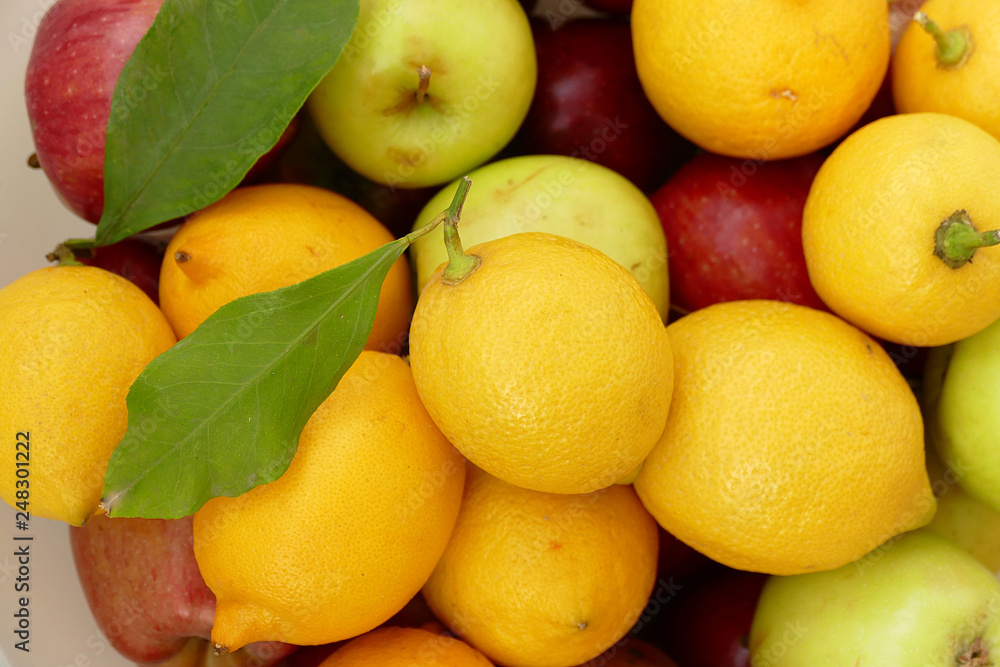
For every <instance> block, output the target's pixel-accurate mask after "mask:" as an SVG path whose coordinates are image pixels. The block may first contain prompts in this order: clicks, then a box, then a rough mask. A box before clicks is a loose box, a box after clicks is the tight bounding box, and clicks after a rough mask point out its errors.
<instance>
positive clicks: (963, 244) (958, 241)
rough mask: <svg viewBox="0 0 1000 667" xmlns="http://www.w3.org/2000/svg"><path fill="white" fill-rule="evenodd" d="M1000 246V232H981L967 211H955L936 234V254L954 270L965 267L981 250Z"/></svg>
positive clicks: (939, 227) (939, 226)
mask: <svg viewBox="0 0 1000 667" xmlns="http://www.w3.org/2000/svg"><path fill="white" fill-rule="evenodd" d="M998 244H1000V230H996V229H995V230H993V231H989V232H980V231H977V230H976V227H975V226H974V225H973V224H972V219H971V218H970V217H969V214H968V213H966V212H965V211H955V212H954V213H952V214H951V215H950V216H949V217H948V219H947V220H945V221H944V222H942V223H941V224H940V225H938V228H937V230H935V232H934V254H935V255H936V256H937V257H939V258H941V261H942V262H944V263H945V264H947V265H948V266H949V267H950V268H952V269H957V268H960V267H962V266H965V265H966V264H968V263H969V262H971V261H972V256H973V255H975V254H976V250H978V249H979V248H985V247H988V246H994V245H998Z"/></svg>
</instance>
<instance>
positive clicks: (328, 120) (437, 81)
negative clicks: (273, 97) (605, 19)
mask: <svg viewBox="0 0 1000 667" xmlns="http://www.w3.org/2000/svg"><path fill="white" fill-rule="evenodd" d="M484 29H488V31H489V35H488V36H485V35H484V32H483V31H484ZM536 76H537V67H536V64H535V49H534V44H533V42H532V37H531V27H530V26H529V24H528V17H527V15H526V14H525V12H524V8H523V7H521V5H520V4H518V2H517V0H476V2H467V1H466V0H410V1H409V2H396V1H395V0H364V2H362V3H361V13H360V15H359V17H358V24H357V28H355V31H354V34H353V35H352V37H351V39H350V41H349V42H348V44H347V46H346V48H345V49H344V52H343V53H342V54H341V56H340V59H339V60H338V61H337V64H336V65H335V66H334V67H333V69H332V70H331V71H330V73H329V74H328V75H327V76H326V78H324V79H323V81H322V82H320V84H319V85H318V86H317V87H316V89H315V90H314V91H313V93H312V95H310V97H309V101H308V108H309V111H310V113H311V114H312V117H313V119H314V120H315V121H316V125H317V127H318V128H319V131H320V134H321V135H322V136H323V138H324V139H325V140H326V142H327V144H329V145H330V148H332V149H333V152H334V153H336V154H337V155H338V156H339V157H340V158H341V159H342V160H344V162H346V163H347V164H348V165H350V167H351V168H352V169H354V170H355V171H357V172H358V173H360V174H361V175H363V176H365V177H366V178H369V179H371V180H373V181H376V182H378V183H385V184H388V185H392V186H394V187H403V188H412V187H426V186H431V185H440V184H442V183H445V182H447V181H450V180H452V179H454V178H457V177H459V176H462V175H464V174H465V173H466V172H467V171H469V170H471V169H474V168H475V167H477V166H478V165H480V164H482V163H483V162H485V161H486V160H487V159H489V158H490V157H492V156H493V155H494V154H496V153H497V152H498V151H499V150H500V149H501V148H503V147H504V146H505V145H506V144H507V143H508V142H509V141H510V140H511V138H512V137H513V136H514V133H515V132H516V131H517V128H518V126H519V125H520V124H521V121H522V120H523V119H524V115H525V114H526V113H527V111H528V105H529V104H530V103H531V97H532V94H533V92H534V89H535V80H536Z"/></svg>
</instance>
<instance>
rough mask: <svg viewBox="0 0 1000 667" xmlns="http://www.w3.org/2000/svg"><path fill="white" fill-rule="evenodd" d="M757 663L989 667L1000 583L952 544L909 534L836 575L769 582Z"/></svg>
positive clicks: (756, 625) (997, 635)
mask: <svg viewBox="0 0 1000 667" xmlns="http://www.w3.org/2000/svg"><path fill="white" fill-rule="evenodd" d="M750 654H751V664H752V665H768V666H769V667H802V666H803V665H845V666H851V665H878V666H879V667H913V666H914V665H926V666H927V667H960V666H963V667H971V666H975V667H986V666H987V665H991V664H993V662H994V660H995V658H996V656H997V655H998V654H1000V581H998V580H997V579H996V578H995V577H994V576H993V573H992V572H990V571H989V570H987V569H986V568H985V567H983V565H982V563H980V562H979V561H977V560H976V559H975V558H973V557H972V556H970V555H969V554H968V553H966V552H965V551H963V550H962V549H960V548H959V547H958V546H956V545H954V544H953V543H951V542H949V541H948V540H945V539H944V538H942V537H940V536H938V535H935V534H934V533H931V532H928V531H926V530H917V531H913V532H909V533H904V534H903V535H901V536H899V537H898V538H894V539H891V540H889V541H888V542H887V543H885V544H883V545H882V546H879V547H877V548H876V549H875V550H873V551H872V552H870V553H869V554H867V555H865V556H862V557H861V558H860V559H859V560H858V561H856V562H854V563H849V564H847V565H845V566H843V567H840V568H838V569H836V570H830V571H827V572H813V573H810V574H799V575H794V576H788V577H771V578H770V579H768V581H767V583H766V584H765V585H764V590H763V592H762V593H761V597H760V602H759V603H758V606H757V611H756V613H755V616H754V621H753V627H752V629H751V631H750Z"/></svg>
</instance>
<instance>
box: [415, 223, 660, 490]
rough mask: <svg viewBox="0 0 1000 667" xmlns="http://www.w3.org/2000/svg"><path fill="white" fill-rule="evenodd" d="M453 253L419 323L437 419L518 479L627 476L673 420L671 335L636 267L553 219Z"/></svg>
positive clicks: (560, 485)
mask: <svg viewBox="0 0 1000 667" xmlns="http://www.w3.org/2000/svg"><path fill="white" fill-rule="evenodd" d="M469 256H471V257H475V258H478V261H479V262H480V263H479V265H478V267H477V268H475V269H474V270H473V271H472V272H471V273H470V274H469V275H468V276H467V277H465V278H464V279H462V280H461V281H460V282H457V283H454V284H453V281H451V280H450V279H448V278H447V277H446V276H445V274H444V271H445V267H441V268H439V269H438V271H436V272H435V273H434V275H433V276H431V278H430V279H429V280H428V282H427V286H426V287H425V288H424V291H423V293H422V294H421V295H420V298H419V299H418V301H417V308H416V311H415V313H414V317H413V322H412V324H411V326H410V363H411V365H412V366H413V378H414V380H415V382H416V384H417V390H418V391H419V392H420V398H421V399H422V400H423V402H424V405H426V406H427V411H428V412H429V413H430V414H431V417H433V418H434V422H435V423H436V424H437V425H438V427H439V428H440V429H441V431H442V432H443V433H444V434H445V435H446V436H447V437H448V439H449V440H450V441H451V442H452V443H453V444H454V445H455V447H457V448H458V450H459V451H460V452H462V454H464V455H465V457H466V458H468V459H469V460H471V461H472V462H473V463H475V464H476V465H477V466H479V467H480V468H483V469H484V470H486V471H487V472H489V473H490V474H492V475H495V476H497V477H499V478H501V479H503V480H504V481H507V482H510V483H511V484H517V485H519V486H523V487H525V488H530V489H535V490H537V491H548V492H553V493H586V492H588V491H594V490H596V489H600V488H603V487H606V486H608V485H610V484H613V483H615V482H619V481H628V479H629V475H630V474H631V473H633V472H634V471H635V469H636V468H637V467H638V466H639V464H640V463H641V462H642V460H643V459H644V458H645V456H646V454H647V453H648V452H649V450H650V449H651V448H652V446H653V444H654V443H655V442H656V439H657V438H658V437H659V435H660V433H661V432H662V431H663V426H664V424H665V423H666V419H667V410H668V409H669V406H670V393H671V391H672V388H673V365H672V362H671V357H670V341H669V340H668V338H667V335H666V331H665V327H664V326H663V322H662V321H661V319H660V315H659V313H658V312H657V310H656V307H655V306H654V305H653V302H652V301H650V299H649V297H648V296H647V295H646V293H645V292H643V291H642V288H641V287H640V286H639V284H638V283H637V282H636V280H635V278H633V277H632V275H631V274H630V273H629V272H628V271H627V270H625V268H623V267H622V266H621V265H620V264H618V263H617V262H615V261H614V260H612V259H610V258H609V257H608V256H607V255H604V254H603V253H601V252H599V251H598V250H595V249H594V248H592V247H590V246H587V245H583V244H581V243H578V242H576V241H572V240H570V239H567V238H564V237H561V236H555V235H552V234H546V233H542V232H526V233H523V234H513V235H511V236H505V237H502V238H499V239H495V240H493V241H489V242H487V243H483V244H480V245H477V246H474V247H472V248H471V249H470V250H469Z"/></svg>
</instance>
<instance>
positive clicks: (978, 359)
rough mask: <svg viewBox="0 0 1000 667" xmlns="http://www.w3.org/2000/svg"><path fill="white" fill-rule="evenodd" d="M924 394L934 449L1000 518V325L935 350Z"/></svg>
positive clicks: (964, 487) (973, 495)
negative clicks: (999, 514) (999, 513)
mask: <svg viewBox="0 0 1000 667" xmlns="http://www.w3.org/2000/svg"><path fill="white" fill-rule="evenodd" d="M924 391H925V395H924V402H925V406H926V410H927V433H928V438H929V440H930V442H931V444H932V445H933V447H934V449H935V450H936V451H937V453H938V454H939V455H940V457H941V460H942V461H944V463H945V464H947V465H948V466H950V467H951V468H952V469H953V470H955V471H956V472H958V473H959V475H960V476H959V478H958V482H959V484H961V486H962V488H963V489H965V491H966V492H968V493H969V495H970V496H972V497H973V498H976V499H977V500H979V501H980V502H982V503H984V504H985V505H987V506H988V507H991V508H992V509H993V510H995V511H998V512H1000V320H998V321H997V322H994V323H993V324H991V325H990V326H988V327H986V328H985V329H984V330H982V331H980V332H979V333H977V334H974V335H972V336H970V337H968V338H965V339H963V340H960V341H958V342H957V343H954V344H952V345H948V346H944V347H939V348H935V349H934V350H932V351H931V353H930V357H929V358H928V360H927V373H926V375H925V379H924Z"/></svg>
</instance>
